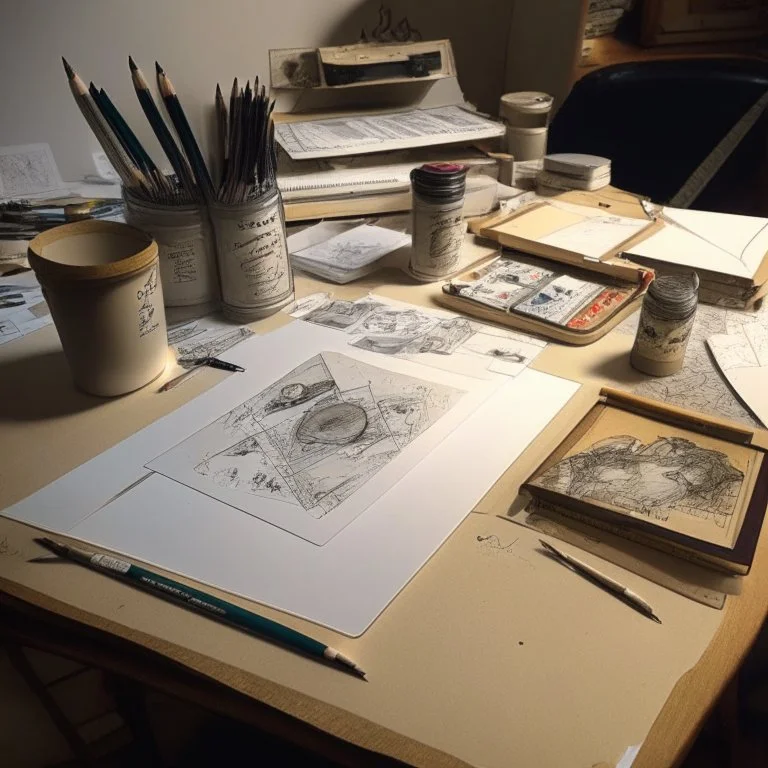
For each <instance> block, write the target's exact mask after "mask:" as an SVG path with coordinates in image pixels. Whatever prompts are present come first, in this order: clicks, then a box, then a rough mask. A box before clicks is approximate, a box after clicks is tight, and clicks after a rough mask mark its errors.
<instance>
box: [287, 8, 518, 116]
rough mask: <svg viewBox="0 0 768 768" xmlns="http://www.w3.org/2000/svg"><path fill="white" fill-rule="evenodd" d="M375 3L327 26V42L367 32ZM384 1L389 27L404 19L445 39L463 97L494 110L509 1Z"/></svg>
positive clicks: (375, 19) (427, 36) (374, 21)
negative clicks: (454, 62) (455, 68)
mask: <svg viewBox="0 0 768 768" xmlns="http://www.w3.org/2000/svg"><path fill="white" fill-rule="evenodd" d="M381 5H382V4H381V2H380V0H363V2H361V3H360V4H359V6H358V7H357V8H355V9H353V10H351V11H350V13H349V15H348V16H347V18H346V19H345V20H344V21H343V22H342V23H341V24H339V25H338V26H337V28H336V29H335V30H333V32H332V33H331V35H330V37H331V39H329V40H328V44H329V45H346V44H349V43H354V42H357V41H358V40H359V39H360V33H361V30H363V29H365V31H366V32H367V33H368V34H369V36H370V33H371V32H372V31H373V29H374V28H375V27H376V26H377V25H379V23H380V13H379V9H380V8H381ZM385 5H386V6H387V7H388V8H389V9H390V10H391V19H392V22H391V26H392V27H395V26H396V25H397V24H398V23H399V22H400V21H401V19H403V18H407V19H408V22H409V23H410V25H411V27H412V28H415V29H417V30H418V31H419V32H420V33H421V36H422V38H423V39H424V40H437V39H442V38H448V39H450V41H451V43H452V44H453V51H454V55H455V57H456V67H457V69H458V72H459V82H460V84H461V87H462V89H463V91H464V95H465V97H466V99H467V100H468V101H469V102H471V103H472V104H474V105H475V106H477V108H478V109H480V110H482V111H483V112H488V113H490V114H493V115H495V114H497V113H498V105H499V97H500V96H501V94H502V93H503V92H504V78H505V69H506V57H507V43H508V38H509V31H510V25H511V22H512V11H513V7H514V2H513V0H474V1H473V2H471V3H470V2H468V0H399V1H398V0H396V1H395V2H392V3H387V4H385ZM297 44H300V43H297Z"/></svg>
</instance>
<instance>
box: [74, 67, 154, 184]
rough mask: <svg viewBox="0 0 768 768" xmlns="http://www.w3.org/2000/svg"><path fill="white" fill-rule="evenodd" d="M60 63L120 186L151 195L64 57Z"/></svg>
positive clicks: (76, 100) (81, 81)
mask: <svg viewBox="0 0 768 768" xmlns="http://www.w3.org/2000/svg"><path fill="white" fill-rule="evenodd" d="M62 62H63V64H64V71H65V72H66V74H67V79H68V80H69V87H70V90H71V91H72V95H73V96H74V98H75V102H76V104H77V106H78V107H79V108H80V112H81V113H82V115H83V117H84V118H85V120H86V122H87V123H88V125H89V126H90V127H91V130H92V131H93V133H94V135H95V136H96V138H97V139H98V141H99V144H101V147H102V149H103V150H104V152H105V154H106V155H107V157H108V158H109V161H110V163H112V166H113V167H114V169H115V171H117V174H118V175H119V176H120V179H121V180H122V182H123V184H125V186H126V187H128V188H130V189H140V190H142V192H143V194H145V195H148V194H150V185H149V182H148V181H147V179H146V177H145V176H144V174H143V173H142V172H141V171H140V170H139V169H138V168H137V167H136V165H135V164H134V162H133V160H132V159H131V158H130V157H129V155H128V154H127V152H126V151H125V150H124V149H123V147H122V145H121V144H120V142H119V140H118V139H117V137H116V136H115V134H114V132H113V131H112V129H111V128H110V126H109V123H107V121H106V120H105V119H104V117H103V115H102V114H101V112H100V111H99V108H98V107H97V106H96V103H95V102H94V100H93V97H92V96H91V94H90V93H89V92H88V89H87V88H86V86H85V83H84V82H83V80H82V79H81V78H80V76H79V75H78V74H77V73H76V72H75V71H74V69H73V68H72V67H71V66H70V65H69V62H68V61H67V60H66V59H65V58H64V57H62Z"/></svg>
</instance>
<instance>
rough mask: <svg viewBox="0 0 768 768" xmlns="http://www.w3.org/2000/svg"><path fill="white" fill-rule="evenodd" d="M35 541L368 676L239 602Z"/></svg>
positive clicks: (45, 540) (52, 543)
mask: <svg viewBox="0 0 768 768" xmlns="http://www.w3.org/2000/svg"><path fill="white" fill-rule="evenodd" d="M35 541H36V542H37V543H38V544H40V545H41V546H43V547H45V548H46V549H48V550H50V551H51V552H53V553H55V554H57V555H58V556H59V557H62V558H65V559H67V560H71V561H73V562H75V563H79V564H80V565H84V566H86V567H88V568H92V569H94V570H96V571H99V572H100V573H105V574H108V575H109V576H115V577H117V578H119V579H121V580H124V581H127V582H130V583H131V584H133V585H135V586H137V587H140V588H142V589H145V590H147V591H149V592H151V593H152V594H153V595H157V596H158V597H163V598H165V599H167V600H170V601H171V602H174V603H178V604H181V605H183V606H184V607H185V608H190V609H191V610H193V611H196V612H197V613H201V614H203V615H204V616H208V617H210V618H214V619H217V620H218V621H221V622H223V623H225V624H231V625H232V626H235V627H237V628H238V629H242V630H244V631H245V632H249V633H252V634H255V635H259V636H260V637H264V638H267V639H269V640H275V641H277V642H278V643H281V644H283V645H285V646H287V647H289V648H293V649H295V650H297V651H301V652H302V653H305V654H307V655H308V656H314V657H316V658H320V659H325V660H327V661H330V662H331V663H333V664H336V665H337V666H338V667H339V668H340V669H344V670H346V671H348V672H354V673H355V674H356V675H359V676H360V677H362V678H365V672H364V671H363V670H362V669H361V668H360V667H358V666H357V664H355V662H354V661H352V660H350V659H348V658H347V657H346V656H343V655H342V654H341V653H339V652H338V651H337V650H335V649H334V648H331V647H330V646H328V645H325V644H324V643H321V642H320V641H319V640H314V639H313V638H311V637H309V636H308V635H304V634H302V633H301V632H297V631H296V630H295V629H291V628H290V627H285V626H283V625H282V624H279V623H278V622H276V621H272V619H267V618H265V617H264V616H259V615H258V614H255V613H251V611H246V610H245V609H244V608H240V607H239V606H237V605H233V604H232V603H228V602H227V601H226V600H220V599H219V598H218V597H214V596H213V595H209V594H208V593H206V592H201V591H200V590H199V589H193V588H192V587H188V586H186V585H185V584H181V583H180V582H178V581H174V580H173V579H167V578H165V576H160V574H157V573H153V572H152V571H149V570H147V569H146V568H142V567H141V566H138V565H133V564H132V563H128V562H126V561H124V560H119V559H118V558H116V557H113V556H112V555H106V554H100V553H98V552H87V551H86V550H83V549H78V548H75V547H72V546H70V545H68V544H61V543H59V542H57V541H53V540H52V539H49V538H39V539H35Z"/></svg>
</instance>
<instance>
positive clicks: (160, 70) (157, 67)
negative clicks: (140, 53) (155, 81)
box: [155, 62, 165, 75]
mask: <svg viewBox="0 0 768 768" xmlns="http://www.w3.org/2000/svg"><path fill="white" fill-rule="evenodd" d="M155 72H157V74H158V75H164V74H165V70H164V69H163V68H162V67H161V66H160V65H159V64H158V63H157V62H155Z"/></svg>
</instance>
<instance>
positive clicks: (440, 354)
mask: <svg viewBox="0 0 768 768" xmlns="http://www.w3.org/2000/svg"><path fill="white" fill-rule="evenodd" d="M299 317H301V319H303V320H307V321H308V322H311V323H315V324H317V325H324V326H326V327H328V328H333V329H335V330H343V331H345V332H346V333H348V334H349V336H350V340H349V344H350V345H352V346H354V347H357V348H358V349H365V350H367V351H369V352H376V353H378V354H382V355H391V356H397V357H403V358H406V359H409V360H414V361H417V362H420V363H425V364H427V365H432V366H435V367H438V368H443V369H445V370H455V371H459V372H461V373H465V374H468V375H478V376H483V375H486V376H487V374H486V372H487V371H489V370H493V371H496V372H498V373H504V374H506V375H508V376H515V375H517V374H518V373H519V372H520V371H521V370H523V369H524V368H525V367H526V366H527V365H528V364H530V362H531V361H532V360H533V359H534V358H535V357H536V355H538V354H539V353H540V352H541V351H542V350H543V349H544V348H545V347H546V342H543V341H540V340H538V339H534V338H533V337H530V336H527V335H525V334H522V333H517V332H515V331H507V330H505V329H499V328H494V327H492V326H488V325H485V324H483V323H479V322H477V321H474V320H469V319H467V318H465V317H462V316H460V315H457V314H454V313H449V312H442V311H440V312H435V311H431V310H423V309H420V308H418V307H414V306H411V305H409V304H402V303H400V302H392V301H389V300H387V299H383V298H380V297H377V296H374V295H369V296H367V297H366V298H364V299H360V300H358V301H340V300H336V301H331V302H329V303H327V304H326V305H324V306H321V307H318V308H316V309H313V310H311V311H309V312H307V313H303V314H300V315H299ZM505 363H509V364H510V365H505Z"/></svg>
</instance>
